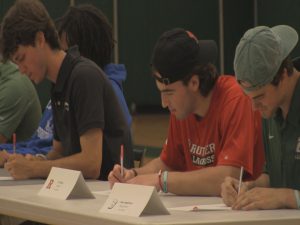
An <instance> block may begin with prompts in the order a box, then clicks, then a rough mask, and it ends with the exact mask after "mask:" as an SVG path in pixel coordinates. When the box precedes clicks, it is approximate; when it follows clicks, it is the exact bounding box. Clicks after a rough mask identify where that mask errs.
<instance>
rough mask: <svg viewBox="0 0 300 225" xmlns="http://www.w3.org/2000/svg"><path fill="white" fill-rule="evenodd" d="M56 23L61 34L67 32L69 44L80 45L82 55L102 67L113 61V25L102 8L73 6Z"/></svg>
mask: <svg viewBox="0 0 300 225" xmlns="http://www.w3.org/2000/svg"><path fill="white" fill-rule="evenodd" d="M56 25H57V30H58V34H59V36H60V37H62V35H63V33H65V34H66V41H67V44H68V46H69V47H70V46H73V45H78V47H79V52H80V54H81V55H82V56H84V57H86V58H89V59H91V60H93V61H94V62H95V63H97V65H98V66H100V67H101V68H103V66H105V65H106V64H108V63H110V62H111V60H112V52H113V46H114V40H113V35H112V27H111V25H110V23H109V21H108V19H107V17H106V16H105V15H104V14H103V13H102V11H101V10H99V9H98V8H96V7H95V6H93V5H79V6H72V7H70V8H69V9H68V10H67V12H66V13H65V14H64V15H63V16H62V17H61V18H59V19H58V20H56Z"/></svg>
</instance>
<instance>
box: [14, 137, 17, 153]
mask: <svg viewBox="0 0 300 225" xmlns="http://www.w3.org/2000/svg"><path fill="white" fill-rule="evenodd" d="M16 142H17V136H16V133H13V151H14V154H16Z"/></svg>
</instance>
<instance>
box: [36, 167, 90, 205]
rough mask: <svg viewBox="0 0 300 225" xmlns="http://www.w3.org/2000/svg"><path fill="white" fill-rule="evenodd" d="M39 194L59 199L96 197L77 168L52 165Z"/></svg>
mask: <svg viewBox="0 0 300 225" xmlns="http://www.w3.org/2000/svg"><path fill="white" fill-rule="evenodd" d="M38 195H40V196H46V197H51V198H57V199H63V200H65V199H70V198H95V197H94V195H93V194H92V192H91V191H90V189H89V188H88V186H87V185H86V183H85V181H84V178H83V176H82V173H81V172H80V171H77V170H69V169H62V168H57V167H52V169H51V171H50V173H49V175H48V178H47V180H46V182H45V183H44V185H43V187H42V189H41V190H40V191H39V193H38Z"/></svg>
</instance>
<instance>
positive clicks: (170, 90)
mask: <svg viewBox="0 0 300 225" xmlns="http://www.w3.org/2000/svg"><path fill="white" fill-rule="evenodd" d="M173 91H174V89H170V88H166V89H163V90H160V92H161V93H169V92H173Z"/></svg>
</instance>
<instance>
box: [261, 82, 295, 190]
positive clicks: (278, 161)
mask: <svg viewBox="0 0 300 225" xmlns="http://www.w3.org/2000/svg"><path fill="white" fill-rule="evenodd" d="M263 131H264V144H265V153H266V172H267V173H268V174H269V177H270V185H271V187H287V188H293V189H298V190H300V80H298V82H297V85H296V87H295V91H294V95H293V97H292V101H291V105H290V109H289V112H288V115H287V118H286V120H284V119H283V117H282V113H281V110H278V111H277V112H276V115H275V116H274V118H272V119H269V120H263Z"/></svg>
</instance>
